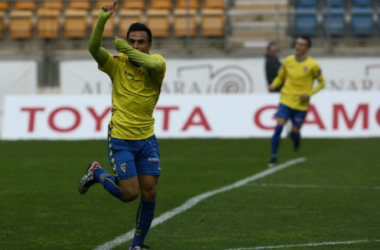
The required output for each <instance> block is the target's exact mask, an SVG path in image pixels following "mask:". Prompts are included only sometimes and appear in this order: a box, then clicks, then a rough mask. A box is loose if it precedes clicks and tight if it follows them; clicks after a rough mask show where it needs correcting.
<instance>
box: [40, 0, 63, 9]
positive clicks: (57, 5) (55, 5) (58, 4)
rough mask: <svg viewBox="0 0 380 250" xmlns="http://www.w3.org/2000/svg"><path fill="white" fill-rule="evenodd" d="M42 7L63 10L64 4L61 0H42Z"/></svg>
mask: <svg viewBox="0 0 380 250" xmlns="http://www.w3.org/2000/svg"><path fill="white" fill-rule="evenodd" d="M42 8H44V9H56V10H63V8H64V5H63V1H54V0H50V1H42Z"/></svg>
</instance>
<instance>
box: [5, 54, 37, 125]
mask: <svg viewBox="0 0 380 250" xmlns="http://www.w3.org/2000/svg"><path fill="white" fill-rule="evenodd" d="M0 74H1V84H0V127H1V120H2V117H3V112H4V96H5V95H8V94H35V93H36V92H37V63H36V62H34V61H0Z"/></svg>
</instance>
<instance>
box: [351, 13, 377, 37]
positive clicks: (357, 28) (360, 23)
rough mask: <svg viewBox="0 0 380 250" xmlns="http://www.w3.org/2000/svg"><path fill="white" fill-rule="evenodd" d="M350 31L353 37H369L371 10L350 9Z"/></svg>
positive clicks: (371, 31) (371, 21) (370, 32)
mask: <svg viewBox="0 0 380 250" xmlns="http://www.w3.org/2000/svg"><path fill="white" fill-rule="evenodd" d="M351 29H352V34H353V35H355V36H371V35H372V34H373V9H372V8H357V7H353V8H352V9H351Z"/></svg>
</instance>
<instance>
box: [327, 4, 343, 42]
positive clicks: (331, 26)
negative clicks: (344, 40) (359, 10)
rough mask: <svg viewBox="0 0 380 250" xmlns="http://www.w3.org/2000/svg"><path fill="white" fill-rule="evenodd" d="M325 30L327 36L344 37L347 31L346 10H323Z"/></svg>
mask: <svg viewBox="0 0 380 250" xmlns="http://www.w3.org/2000/svg"><path fill="white" fill-rule="evenodd" d="M323 29H324V32H325V34H329V35H331V36H343V35H344V34H345V30H346V20H345V10H344V9H343V8H325V9H324V10H323Z"/></svg>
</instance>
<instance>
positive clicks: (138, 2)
mask: <svg viewBox="0 0 380 250" xmlns="http://www.w3.org/2000/svg"><path fill="white" fill-rule="evenodd" d="M123 8H124V9H127V10H130V9H139V10H143V9H145V0H128V1H123Z"/></svg>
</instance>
